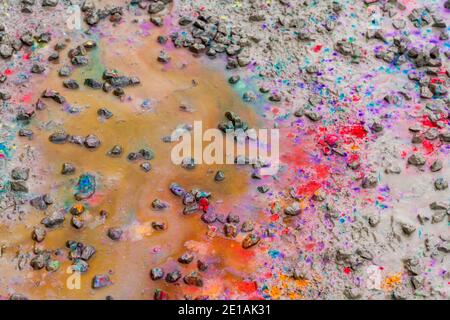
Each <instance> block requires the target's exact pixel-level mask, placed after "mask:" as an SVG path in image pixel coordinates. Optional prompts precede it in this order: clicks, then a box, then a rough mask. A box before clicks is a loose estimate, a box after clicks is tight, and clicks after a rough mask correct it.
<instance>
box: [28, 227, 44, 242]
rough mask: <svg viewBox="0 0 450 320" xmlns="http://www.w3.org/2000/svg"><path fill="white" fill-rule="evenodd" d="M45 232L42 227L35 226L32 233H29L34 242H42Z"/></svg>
mask: <svg viewBox="0 0 450 320" xmlns="http://www.w3.org/2000/svg"><path fill="white" fill-rule="evenodd" d="M46 235H47V232H46V231H45V229H44V228H40V227H36V228H34V229H33V233H32V234H31V238H32V239H33V240H34V241H36V242H42V241H44V239H45V236H46Z"/></svg>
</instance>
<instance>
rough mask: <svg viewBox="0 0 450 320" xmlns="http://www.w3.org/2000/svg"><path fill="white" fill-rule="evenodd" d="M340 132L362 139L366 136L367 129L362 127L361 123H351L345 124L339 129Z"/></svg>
mask: <svg viewBox="0 0 450 320" xmlns="http://www.w3.org/2000/svg"><path fill="white" fill-rule="evenodd" d="M339 133H340V134H343V135H344V134H348V135H352V136H354V137H356V138H360V139H363V138H365V137H366V136H367V131H366V129H364V127H363V126H362V125H352V126H345V127H343V128H342V129H341V130H340V131H339Z"/></svg>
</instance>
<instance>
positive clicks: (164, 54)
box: [157, 50, 170, 63]
mask: <svg viewBox="0 0 450 320" xmlns="http://www.w3.org/2000/svg"><path fill="white" fill-rule="evenodd" d="M157 60H158V62H161V63H168V62H169V61H170V56H169V55H168V54H167V52H166V51H164V50H161V51H160V52H159V55H158V58H157Z"/></svg>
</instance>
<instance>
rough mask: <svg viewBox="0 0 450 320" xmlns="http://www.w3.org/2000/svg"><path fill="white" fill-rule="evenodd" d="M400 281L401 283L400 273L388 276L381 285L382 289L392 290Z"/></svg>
mask: <svg viewBox="0 0 450 320" xmlns="http://www.w3.org/2000/svg"><path fill="white" fill-rule="evenodd" d="M401 281H402V275H401V273H396V274H394V275H393V276H390V277H387V278H386V279H384V282H383V284H382V288H383V289H385V290H392V289H394V288H395V286H396V285H398V284H399V283H400V282H401Z"/></svg>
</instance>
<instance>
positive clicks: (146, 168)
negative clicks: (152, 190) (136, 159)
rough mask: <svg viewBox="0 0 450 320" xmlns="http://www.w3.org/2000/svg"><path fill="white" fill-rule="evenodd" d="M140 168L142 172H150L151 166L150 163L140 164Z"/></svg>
mask: <svg viewBox="0 0 450 320" xmlns="http://www.w3.org/2000/svg"><path fill="white" fill-rule="evenodd" d="M140 167H141V169H142V171H144V172H149V171H150V170H152V165H151V164H150V162H143V163H141V164H140Z"/></svg>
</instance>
